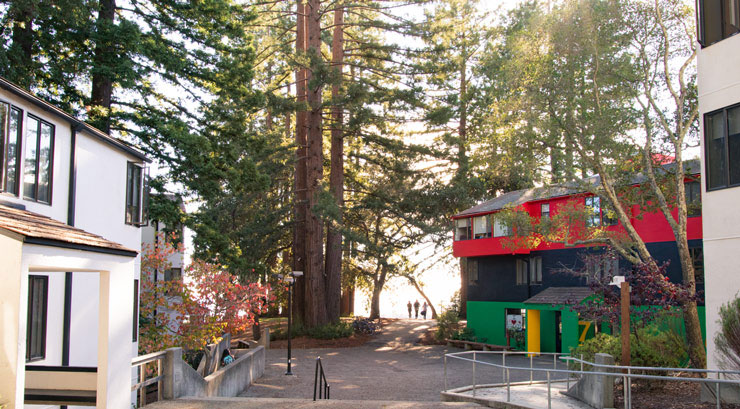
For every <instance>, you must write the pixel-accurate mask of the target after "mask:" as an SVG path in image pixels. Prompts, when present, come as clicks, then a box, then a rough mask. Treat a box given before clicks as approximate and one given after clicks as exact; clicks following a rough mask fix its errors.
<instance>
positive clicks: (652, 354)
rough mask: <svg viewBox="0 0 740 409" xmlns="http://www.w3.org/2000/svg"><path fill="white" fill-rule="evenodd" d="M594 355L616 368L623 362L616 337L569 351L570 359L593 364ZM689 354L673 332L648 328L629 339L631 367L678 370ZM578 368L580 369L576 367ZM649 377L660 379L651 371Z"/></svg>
mask: <svg viewBox="0 0 740 409" xmlns="http://www.w3.org/2000/svg"><path fill="white" fill-rule="evenodd" d="M597 353H605V354H609V355H611V356H613V357H614V360H615V361H616V362H617V364H618V363H619V362H620V361H621V360H622V341H621V339H620V337H619V336H614V335H608V334H604V333H601V334H597V335H596V336H595V337H594V338H591V339H589V340H587V341H585V342H584V343H583V345H581V346H579V347H578V348H571V356H573V357H575V358H580V356H581V354H583V359H584V360H586V361H589V362H593V361H594V357H595V355H596V354H597ZM687 358H688V352H687V347H686V341H685V340H684V339H683V337H682V336H681V335H679V334H678V333H677V332H676V331H675V330H673V329H659V328H658V326H657V325H650V326H647V327H645V328H640V329H638V330H637V335H635V334H631V335H630V363H631V364H632V365H633V366H653V367H668V368H677V367H680V366H681V365H682V363H684V362H686V360H687ZM575 366H579V365H575ZM650 374H651V375H659V373H658V372H655V371H650Z"/></svg>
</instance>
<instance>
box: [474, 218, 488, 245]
mask: <svg viewBox="0 0 740 409" xmlns="http://www.w3.org/2000/svg"><path fill="white" fill-rule="evenodd" d="M488 237H491V218H490V217H489V216H488V215H486V216H478V217H474V218H473V238H476V239H485V238H488Z"/></svg>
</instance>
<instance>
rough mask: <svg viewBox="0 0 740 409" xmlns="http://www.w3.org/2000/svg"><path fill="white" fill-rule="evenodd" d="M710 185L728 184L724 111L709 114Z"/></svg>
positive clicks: (708, 161) (708, 157)
mask: <svg viewBox="0 0 740 409" xmlns="http://www.w3.org/2000/svg"><path fill="white" fill-rule="evenodd" d="M705 126H706V129H705V132H706V138H705V141H706V145H707V158H706V162H707V172H708V173H709V180H708V183H709V184H708V187H709V188H710V189H711V188H716V187H722V186H727V165H726V164H725V121H724V114H723V113H722V112H719V113H716V114H714V115H711V116H708V117H707V120H706V123H705Z"/></svg>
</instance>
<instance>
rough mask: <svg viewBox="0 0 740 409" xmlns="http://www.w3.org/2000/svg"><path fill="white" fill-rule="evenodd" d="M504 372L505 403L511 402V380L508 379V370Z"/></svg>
mask: <svg viewBox="0 0 740 409" xmlns="http://www.w3.org/2000/svg"><path fill="white" fill-rule="evenodd" d="M504 370H505V371H506V401H507V402H511V379H510V378H509V375H510V372H509V368H505V369H504Z"/></svg>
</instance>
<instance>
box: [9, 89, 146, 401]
mask: <svg viewBox="0 0 740 409" xmlns="http://www.w3.org/2000/svg"><path fill="white" fill-rule="evenodd" d="M146 162H147V159H146V157H145V156H144V155H143V154H142V153H141V152H140V151H139V150H137V149H135V148H132V147H131V146H129V145H127V144H126V143H124V142H122V141H120V140H117V139H115V138H112V137H110V136H108V135H107V134H105V133H103V132H101V131H99V130H97V129H95V128H93V127H91V126H89V125H87V124H85V123H84V122H81V121H79V120H77V119H75V118H74V117H72V116H70V115H68V114H66V113H65V112H62V111H61V110H59V109H57V108H56V107H54V106H52V105H50V104H48V103H46V102H44V101H42V100H40V99H38V98H36V97H35V96H33V95H31V94H30V93H28V92H27V91H25V90H23V89H21V88H19V87H17V86H16V85H14V84H12V83H10V82H8V81H6V80H5V79H3V78H0V168H1V169H0V259H2V260H3V261H2V263H0V282H2V285H0V328H1V329H2V330H1V331H2V332H1V333H0V403H6V404H8V405H9V407H10V408H22V407H24V406H26V407H29V406H32V404H43V405H46V406H48V405H54V404H55V405H56V406H57V407H58V406H59V405H65V404H67V405H70V407H71V405H74V404H75V403H77V404H83V405H95V406H97V407H100V408H104V407H107V408H130V407H131V383H132V378H131V358H132V357H134V356H136V350H137V339H136V337H137V325H138V321H137V320H136V319H137V318H138V311H137V308H138V305H137V302H136V301H135V300H136V299H138V279H139V271H140V259H139V253H138V252H139V249H140V248H141V230H140V227H139V225H140V224H141V221H142V220H146V215H145V214H143V213H144V211H143V210H144V207H145V203H144V200H143V195H142V191H143V189H142V187H143V184H144V183H143V176H144V171H143V169H144V166H145V163H146ZM32 407H36V406H32ZM52 407H53V406H52Z"/></svg>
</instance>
